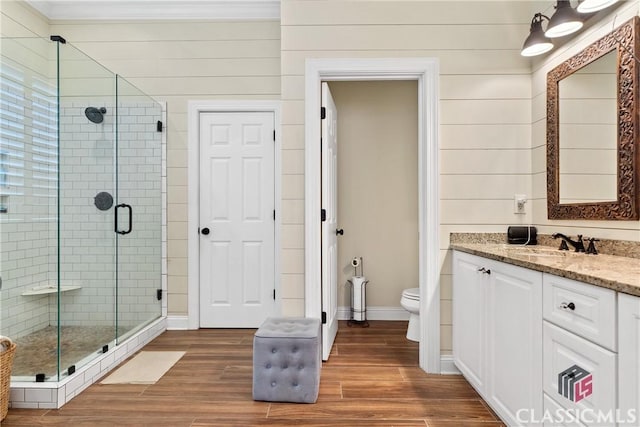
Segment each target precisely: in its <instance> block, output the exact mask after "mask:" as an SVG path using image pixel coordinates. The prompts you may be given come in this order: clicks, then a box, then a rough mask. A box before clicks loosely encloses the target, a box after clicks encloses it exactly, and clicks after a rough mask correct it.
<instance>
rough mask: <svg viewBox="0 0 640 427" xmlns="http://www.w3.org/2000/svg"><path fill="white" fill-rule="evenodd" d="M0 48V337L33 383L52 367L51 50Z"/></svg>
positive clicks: (4, 43)
mask: <svg viewBox="0 0 640 427" xmlns="http://www.w3.org/2000/svg"><path fill="white" fill-rule="evenodd" d="M0 46H1V48H0V100H1V102H0V335H4V336H8V337H9V338H11V339H12V340H14V341H15V342H16V343H17V345H18V348H19V349H20V350H19V351H17V352H16V356H15V359H14V362H13V370H12V374H13V377H14V378H15V379H17V380H20V381H34V380H35V377H36V374H38V373H46V374H47V375H48V376H49V377H51V376H54V377H55V376H56V375H57V366H58V347H57V345H58V344H57V326H56V324H57V323H56V322H57V319H56V317H55V315H53V313H52V312H51V307H56V306H57V301H58V297H57V269H56V268H57V267H56V265H57V264H56V259H57V247H56V242H55V240H54V239H55V236H57V224H58V221H57V220H58V218H57V215H58V214H57V206H58V189H57V175H58V168H57V161H58V150H57V138H58V135H57V134H58V129H57V123H58V121H57V120H58V117H57V103H58V100H57V91H56V79H55V76H56V74H55V64H56V60H57V51H56V48H55V46H54V44H53V43H51V42H50V41H49V40H45V39H41V38H2V40H1V41H0ZM45 379H46V378H45Z"/></svg>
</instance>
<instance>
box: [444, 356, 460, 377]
mask: <svg viewBox="0 0 640 427" xmlns="http://www.w3.org/2000/svg"><path fill="white" fill-rule="evenodd" d="M440 373H441V374H443V375H461V374H462V373H461V372H460V370H459V369H458V368H457V367H456V365H455V364H454V363H453V355H452V354H443V355H441V356H440Z"/></svg>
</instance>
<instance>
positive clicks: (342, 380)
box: [2, 321, 503, 427]
mask: <svg viewBox="0 0 640 427" xmlns="http://www.w3.org/2000/svg"><path fill="white" fill-rule="evenodd" d="M370 324H371V326H370V327H369V328H360V327H357V326H354V327H348V326H347V324H346V322H341V323H340V328H339V332H338V336H337V338H336V342H335V346H334V348H333V351H332V355H331V357H330V359H329V361H328V362H325V363H324V364H323V368H322V376H321V384H320V396H319V398H318V401H317V403H315V404H294V403H270V402H255V401H253V400H252V397H251V388H252V342H253V333H254V332H255V330H249V329H201V330H198V331H167V332H165V333H163V334H162V335H161V336H159V337H158V338H157V339H155V340H154V341H153V342H151V343H150V344H149V345H147V346H146V347H145V348H144V350H146V351H153V350H158V351H161V350H181V351H186V354H185V355H184V357H183V358H182V359H181V360H180V361H179V362H178V363H176V364H175V365H174V366H173V368H171V369H170V370H169V371H168V372H167V373H166V374H165V375H164V376H163V377H162V378H161V379H160V380H159V381H158V382H157V383H156V384H152V385H128V384H109V385H103V384H99V383H98V384H94V385H92V386H91V387H89V388H88V389H87V390H85V391H84V392H82V393H81V394H80V395H79V396H78V397H76V398H75V399H73V400H72V401H71V402H69V403H67V404H66V405H65V406H63V407H62V408H61V409H59V410H35V409H10V410H9V415H8V416H7V418H6V419H5V420H4V421H3V422H2V425H3V427H12V426H74V427H83V426H91V427H100V426H172V427H183V426H184V427H187V426H193V427H196V426H199V427H204V426H312V427H318V426H354V427H360V426H362V427H364V426H372V427H377V426H422V427H425V426H429V427H454V426H470V427H476V426H477V427H495V426H502V425H503V424H502V423H501V422H499V420H498V419H497V417H496V416H495V415H494V414H493V412H492V411H491V410H490V409H489V408H488V406H487V405H486V404H485V402H483V401H482V399H481V398H480V397H479V396H478V394H477V393H476V392H475V391H474V390H473V388H472V387H471V386H470V385H469V384H468V383H467V382H466V381H465V380H464V378H462V377H461V376H440V375H428V374H425V373H424V372H423V371H422V370H421V369H420V368H419V366H418V345H417V343H414V342H410V341H407V340H406V339H405V337H404V334H405V331H406V327H407V325H406V322H386V321H371V322H370Z"/></svg>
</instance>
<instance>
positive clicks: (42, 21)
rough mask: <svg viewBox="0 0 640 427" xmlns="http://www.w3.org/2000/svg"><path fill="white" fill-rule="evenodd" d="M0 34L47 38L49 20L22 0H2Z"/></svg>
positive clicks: (0, 5)
mask: <svg viewBox="0 0 640 427" xmlns="http://www.w3.org/2000/svg"><path fill="white" fill-rule="evenodd" d="M0 34H2V37H36V36H38V37H46V38H48V37H49V35H50V33H49V21H48V20H47V18H45V17H44V16H42V14H40V13H39V12H38V11H36V10H35V9H33V8H32V7H31V6H29V5H28V4H27V3H25V2H24V1H23V0H2V1H0Z"/></svg>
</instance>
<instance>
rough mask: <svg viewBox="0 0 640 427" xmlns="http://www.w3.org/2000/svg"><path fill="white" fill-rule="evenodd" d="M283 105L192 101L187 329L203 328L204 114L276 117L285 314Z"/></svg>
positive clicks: (278, 308) (277, 262)
mask: <svg viewBox="0 0 640 427" xmlns="http://www.w3.org/2000/svg"><path fill="white" fill-rule="evenodd" d="M280 105H281V103H280V101H189V105H188V116H187V120H188V127H187V129H188V131H187V132H188V140H187V174H188V184H187V192H188V200H187V215H188V218H187V274H188V279H187V310H188V311H187V325H186V327H187V329H199V328H200V234H199V233H198V228H199V227H200V221H199V219H200V114H202V113H254V112H271V113H273V117H274V129H275V131H276V140H275V142H274V144H275V145H274V159H273V161H274V164H273V174H274V197H275V200H274V203H275V204H274V207H275V210H276V221H275V222H274V233H275V234H274V248H273V250H274V254H273V256H274V263H275V265H274V269H273V273H274V278H273V280H274V284H273V285H274V287H275V290H276V306H275V313H274V314H275V315H277V314H278V313H280V312H281V311H282V306H281V304H282V298H281V297H280V294H281V288H280V272H281V268H280V263H281V261H280V260H281V255H280V252H281V251H280V249H281V244H280V242H281V235H282V221H281V220H280V219H281V213H282V208H281V199H282V188H281V174H282V166H281V165H282V153H281V151H282V150H281V148H282V143H281V141H282V135H281V134H282V132H281V114H282V113H281V106H280Z"/></svg>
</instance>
